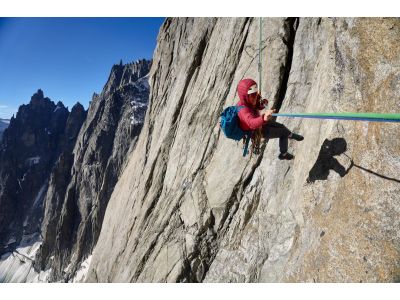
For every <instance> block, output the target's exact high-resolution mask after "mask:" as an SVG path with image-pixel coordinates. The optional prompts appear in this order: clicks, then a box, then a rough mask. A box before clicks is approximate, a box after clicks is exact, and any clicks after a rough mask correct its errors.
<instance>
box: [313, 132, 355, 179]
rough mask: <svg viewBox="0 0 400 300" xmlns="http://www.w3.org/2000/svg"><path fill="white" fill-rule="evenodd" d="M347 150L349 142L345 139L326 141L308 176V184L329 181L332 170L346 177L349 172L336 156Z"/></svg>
mask: <svg viewBox="0 0 400 300" xmlns="http://www.w3.org/2000/svg"><path fill="white" fill-rule="evenodd" d="M346 150H347V142H346V140H345V139H344V138H334V139H332V140H328V139H326V140H325V141H324V143H323V144H322V147H321V150H320V151H319V154H318V158H317V161H316V162H315V164H314V166H313V167H312V168H311V170H310V172H309V174H308V178H307V183H313V182H315V181H316V180H326V179H328V176H329V172H330V170H333V171H335V172H336V173H338V174H339V175H340V177H344V176H345V175H346V174H347V173H348V170H346V168H345V167H344V166H342V165H341V164H340V163H339V162H338V161H337V159H336V158H334V156H336V155H340V154H342V153H344V152H346Z"/></svg>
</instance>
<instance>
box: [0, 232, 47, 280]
mask: <svg viewBox="0 0 400 300" xmlns="http://www.w3.org/2000/svg"><path fill="white" fill-rule="evenodd" d="M41 244H42V240H41V238H40V235H39V234H38V233H34V234H31V235H25V236H23V237H22V240H21V242H20V244H19V246H18V247H17V249H16V250H15V251H14V252H12V253H11V252H9V253H6V254H4V255H2V256H1V258H0V282H47V281H48V276H49V274H50V271H51V270H47V271H46V272H40V273H38V272H36V271H35V270H34V268H33V259H34V257H35V255H36V253H37V251H38V250H39V247H40V245H41Z"/></svg>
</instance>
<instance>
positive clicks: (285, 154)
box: [278, 152, 294, 160]
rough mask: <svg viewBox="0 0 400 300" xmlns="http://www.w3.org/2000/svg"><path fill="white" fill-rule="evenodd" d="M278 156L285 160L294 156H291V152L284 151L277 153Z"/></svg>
mask: <svg viewBox="0 0 400 300" xmlns="http://www.w3.org/2000/svg"><path fill="white" fill-rule="evenodd" d="M278 158H279V159H280V160H284V159H285V160H291V159H293V158H294V156H293V155H292V154H290V153H288V152H286V153H281V154H279V156H278Z"/></svg>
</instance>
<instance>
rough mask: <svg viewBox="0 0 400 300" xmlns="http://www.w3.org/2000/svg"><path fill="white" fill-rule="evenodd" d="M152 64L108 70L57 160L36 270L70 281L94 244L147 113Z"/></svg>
mask: <svg viewBox="0 0 400 300" xmlns="http://www.w3.org/2000/svg"><path fill="white" fill-rule="evenodd" d="M150 67H151V61H148V60H140V61H137V62H134V63H130V64H126V65H123V64H122V62H121V64H119V65H114V66H113V67H112V70H111V73H110V76H109V79H108V81H107V83H106V85H105V86H104V88H103V91H102V93H101V94H100V95H96V94H95V95H94V96H93V100H92V102H91V104H90V107H89V110H88V113H87V118H86V120H85V122H84V123H83V126H82V128H81V130H80V132H79V135H78V137H77V141H76V143H75V144H74V145H73V151H72V152H71V153H65V154H64V155H63V156H61V157H60V159H59V161H58V162H57V166H56V167H55V168H54V170H53V173H52V176H51V178H50V183H49V189H48V191H47V194H46V197H45V202H44V203H45V213H44V220H43V223H42V234H43V243H42V245H41V248H40V249H39V251H38V254H37V256H36V262H35V266H36V268H37V269H38V270H48V269H50V268H51V273H50V280H53V281H69V280H70V279H71V278H72V277H73V276H74V274H75V273H76V271H77V269H78V268H79V266H80V264H81V263H82V261H83V260H84V259H85V258H86V257H87V256H88V255H89V254H90V253H91V251H92V249H93V247H94V245H95V244H96V241H97V238H98V235H99V233H100V229H101V226H102V221H103V216H104V212H105V209H106V207H107V203H108V200H109V198H110V195H111V193H112V191H113V188H114V186H115V184H116V182H117V180H118V177H119V175H120V171H121V169H122V168H123V166H124V163H125V159H126V157H127V156H128V153H129V152H130V151H131V150H132V148H133V147H134V146H135V144H136V141H137V136H138V133H139V132H140V130H141V127H142V124H143V120H144V115H145V112H146V109H147V102H148V96H149V88H148V83H147V80H148V77H146V75H147V74H148V73H149V70H150Z"/></svg>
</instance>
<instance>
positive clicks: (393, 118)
mask: <svg viewBox="0 0 400 300" xmlns="http://www.w3.org/2000/svg"><path fill="white" fill-rule="evenodd" d="M272 115H273V116H276V117H288V118H310V119H332V120H353V121H367V122H400V114H378V113H303V114H297V113H276V114H272Z"/></svg>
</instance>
